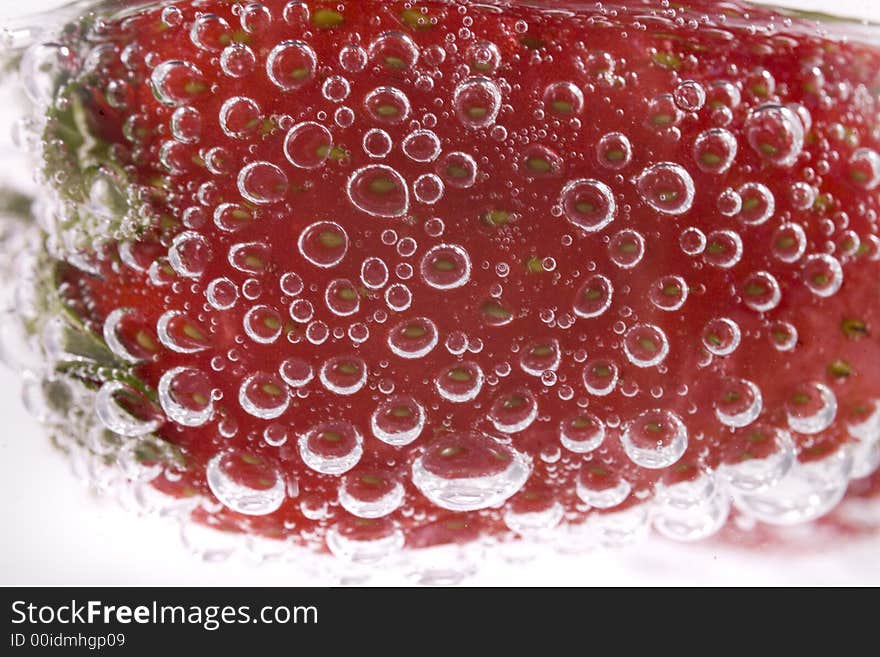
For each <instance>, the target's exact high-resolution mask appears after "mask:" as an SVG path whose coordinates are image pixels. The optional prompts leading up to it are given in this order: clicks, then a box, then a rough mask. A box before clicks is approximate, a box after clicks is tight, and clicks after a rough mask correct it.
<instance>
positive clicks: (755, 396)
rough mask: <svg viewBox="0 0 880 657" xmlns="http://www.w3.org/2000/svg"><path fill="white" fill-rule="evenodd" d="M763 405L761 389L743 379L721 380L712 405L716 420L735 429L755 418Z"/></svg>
mask: <svg viewBox="0 0 880 657" xmlns="http://www.w3.org/2000/svg"><path fill="white" fill-rule="evenodd" d="M763 407H764V400H763V398H762V396H761V390H760V389H759V388H758V386H757V385H755V384H754V383H752V382H751V381H747V380H745V379H727V380H725V381H722V382H721V386H720V394H719V395H718V396H717V398H716V400H715V405H714V408H715V417H717V418H718V421H719V422H721V424H723V425H724V426H727V427H732V428H735V429H736V428H740V427H746V426H748V425H750V424H751V423H752V422H754V421H755V420H757V419H758V416H759V415H760V414H761V410H762V409H763Z"/></svg>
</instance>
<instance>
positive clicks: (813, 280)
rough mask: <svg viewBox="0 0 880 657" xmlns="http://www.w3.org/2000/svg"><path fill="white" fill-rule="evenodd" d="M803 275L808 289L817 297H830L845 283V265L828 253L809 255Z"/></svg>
mask: <svg viewBox="0 0 880 657" xmlns="http://www.w3.org/2000/svg"><path fill="white" fill-rule="evenodd" d="M802 275H803V277H804V282H805V283H806V285H807V289H809V290H810V292H812V293H813V294H815V295H816V296H817V297H823V298H824V297H830V296H833V295H835V294H837V292H838V291H839V290H840V288H841V286H842V285H843V267H841V265H840V262H839V261H838V260H837V258H835V257H834V256H831V255H828V254H827V253H820V254H814V255H811V256H807V259H806V261H805V262H804V267H803V272H802Z"/></svg>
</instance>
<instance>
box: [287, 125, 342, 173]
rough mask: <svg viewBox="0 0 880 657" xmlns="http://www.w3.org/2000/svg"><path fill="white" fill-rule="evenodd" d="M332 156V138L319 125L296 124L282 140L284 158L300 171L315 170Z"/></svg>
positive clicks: (325, 129) (326, 130)
mask: <svg viewBox="0 0 880 657" xmlns="http://www.w3.org/2000/svg"><path fill="white" fill-rule="evenodd" d="M331 155H334V151H333V137H332V136H331V135H330V131H329V130H328V129H327V128H325V127H324V126H323V125H321V124H320V123H315V122H314V121H305V122H303V123H297V124H296V125H295V126H293V127H292V128H291V129H290V130H289V131H288V132H287V136H286V137H285V138H284V156H285V157H286V158H287V159H288V161H289V162H290V163H291V164H292V165H294V166H295V167H299V168H300V169H317V168H318V167H320V166H321V165H323V164H324V163H325V162H326V161H327V159H328V158H329V157H330V156H331Z"/></svg>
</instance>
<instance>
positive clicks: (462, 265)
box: [420, 244, 471, 290]
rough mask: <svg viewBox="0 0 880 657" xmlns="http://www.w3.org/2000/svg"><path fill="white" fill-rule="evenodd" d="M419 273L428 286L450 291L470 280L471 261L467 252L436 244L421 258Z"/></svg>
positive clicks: (450, 245)
mask: <svg viewBox="0 0 880 657" xmlns="http://www.w3.org/2000/svg"><path fill="white" fill-rule="evenodd" d="M420 271H421V273H422V278H423V279H424V280H425V283H427V284H428V285H429V286H431V287H433V288H435V289H438V290H452V289H455V288H458V287H461V286H462V285H465V284H466V283H467V282H468V280H469V279H470V275H471V260H470V258H469V257H468V254H467V251H465V250H464V249H463V248H462V247H460V246H458V245H456V244H438V245H437V246H434V247H432V248H431V249H429V250H428V251H427V252H426V253H425V255H424V256H423V257H422V262H421V267H420Z"/></svg>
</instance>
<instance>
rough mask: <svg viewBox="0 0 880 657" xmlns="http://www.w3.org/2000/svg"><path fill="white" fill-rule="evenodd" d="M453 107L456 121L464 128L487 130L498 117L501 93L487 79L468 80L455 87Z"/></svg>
mask: <svg viewBox="0 0 880 657" xmlns="http://www.w3.org/2000/svg"><path fill="white" fill-rule="evenodd" d="M453 107H454V108H455V112H456V116H458V120H459V121H460V122H461V124H462V125H463V126H465V127H466V128H471V129H479V128H487V127H489V126H491V125H492V124H493V123H495V119H496V118H497V117H498V112H499V110H500V109H501V91H500V90H499V89H498V85H497V84H495V82H493V81H492V80H490V79H488V78H483V77H476V78H470V79H468V80H466V81H464V82H462V83H461V84H460V85H458V87H456V89H455V92H454V96H453Z"/></svg>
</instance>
